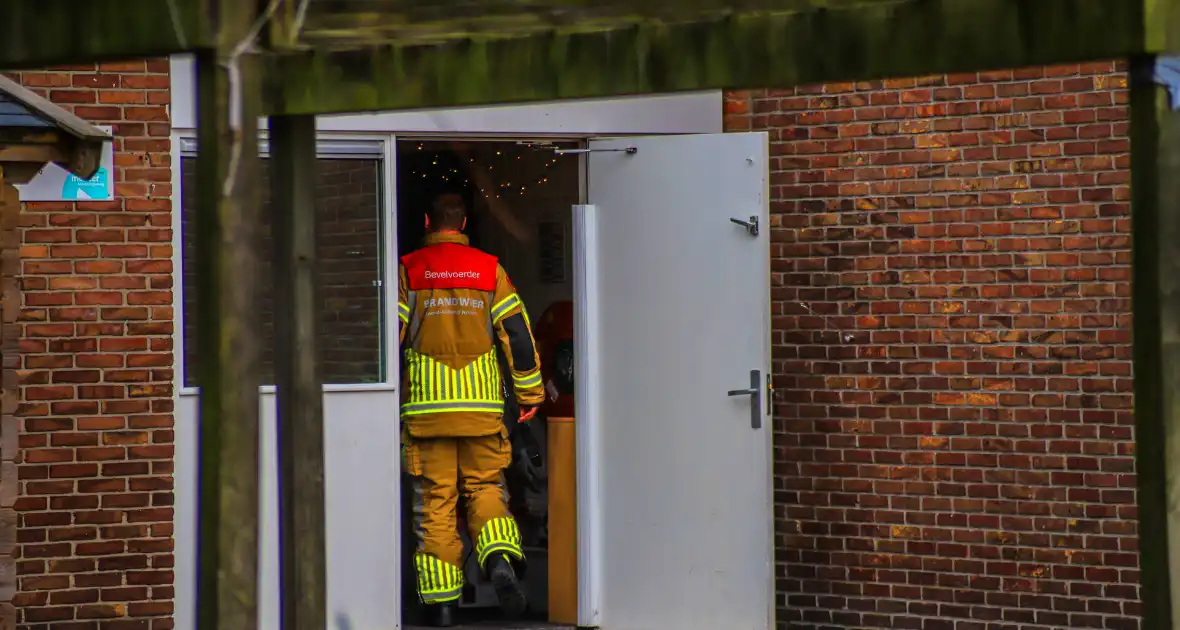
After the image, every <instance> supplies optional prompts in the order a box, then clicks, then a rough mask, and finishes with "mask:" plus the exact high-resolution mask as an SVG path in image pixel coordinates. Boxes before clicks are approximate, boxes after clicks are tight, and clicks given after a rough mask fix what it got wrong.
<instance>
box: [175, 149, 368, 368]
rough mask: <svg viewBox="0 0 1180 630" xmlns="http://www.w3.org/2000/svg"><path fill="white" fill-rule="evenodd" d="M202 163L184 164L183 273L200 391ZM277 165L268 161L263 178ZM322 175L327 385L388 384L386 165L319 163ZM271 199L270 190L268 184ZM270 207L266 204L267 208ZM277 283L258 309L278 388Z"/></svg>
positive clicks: (188, 352)
mask: <svg viewBox="0 0 1180 630" xmlns="http://www.w3.org/2000/svg"><path fill="white" fill-rule="evenodd" d="M196 162H197V161H196V158H193V157H186V158H184V159H183V160H182V162H181V177H182V190H181V192H182V197H183V198H182V205H181V235H182V263H181V264H182V273H183V283H184V304H183V308H184V384H185V386H186V387H192V386H195V385H196V361H197V350H198V348H199V345H198V344H199V340H198V339H197V322H196V317H197V312H196V283H195V281H196V278H197V275H198V274H199V273H200V269H198V268H197V265H196V262H195V259H194V257H195V255H196V249H195V247H194V236H193V235H194V229H195V223H194V219H195V212H196ZM268 163H269V160H263V177H264V180H265V179H266V173H267V171H268V170H269V169H268V168H267V166H268ZM317 167H318V168H317V173H316V189H315V190H316V212H317V214H316V243H317V247H316V252H317V255H318V257H319V261H318V263H319V266H318V280H319V291H320V293H319V301H320V308H319V344H320V359H321V362H322V369H323V375H324V382H325V383H333V384H342V383H378V382H382V381H384V380H385V372H384V356H383V355H384V352H383V347H384V344H383V343H382V330H383V326H384V323H383V321H382V314H383V306H382V298H381V291H382V289H381V286H380V285H381V280H382V276H383V274H382V270H383V268H384V264H383V262H382V260H383V256H384V252H383V251H382V236H381V235H382V207H381V199H382V194H381V161H380V160H374V159H323V158H321V159H319V160H317ZM263 190H265V191H267V192H266V193H264V195H265V196H269V194H268V193H269V184H267V183H266V182H265V181H264V188H263ZM264 205H266V202H264ZM261 247H262V253H263V261H264V269H263V273H264V274H266V275H265V277H266V278H270V274H271V273H272V270H271V261H272V260H273V256H274V246H273V242H272V240H271V234H270V226H269V224H268V225H266V226H265V228H264V232H263V238H262V243H261ZM272 285H273V283H271V282H269V281H268V282H265V283H264V285H263V291H262V294H261V295H259V296H258V305H259V308H261V309H262V319H263V344H264V345H263V370H264V371H263V374H264V381H263V382H264V383H267V384H273V383H274V364H273V356H274V310H273V309H274V295H273V289H272Z"/></svg>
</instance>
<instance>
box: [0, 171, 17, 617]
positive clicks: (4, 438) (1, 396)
mask: <svg viewBox="0 0 1180 630" xmlns="http://www.w3.org/2000/svg"><path fill="white" fill-rule="evenodd" d="M19 224H20V197H19V195H18V194H17V190H16V187H14V186H12V185H11V184H9V183H6V182H5V174H4V165H2V164H0V628H3V629H10V628H16V609H15V608H13V606H12V598H13V596H14V595H15V594H16V529H17V520H16V509H15V507H14V506H15V504H16V496H17V491H18V490H19V489H20V482H19V481H18V479H17V471H16V460H17V452H18V449H19V443H18V442H17V437H18V433H19V430H20V424H19V420H18V419H17V417H16V407H17V403H18V402H19V397H20V392H19V386H18V383H17V378H16V371H17V370H18V369H20V345H19V344H20V331H19V329H18V328H17V325H16V322H17V316H18V315H19V313H20V308H21V303H20V288H19V286H18V285H17V281H16V279H17V276H18V275H19V274H20V232H19V230H18V229H17V227H18V225H19Z"/></svg>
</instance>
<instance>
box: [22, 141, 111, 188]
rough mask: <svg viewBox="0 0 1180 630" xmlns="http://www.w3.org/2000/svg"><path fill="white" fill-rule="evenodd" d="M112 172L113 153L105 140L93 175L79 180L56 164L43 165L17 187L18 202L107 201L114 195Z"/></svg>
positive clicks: (109, 144)
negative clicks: (18, 193) (34, 175)
mask: <svg viewBox="0 0 1180 630" xmlns="http://www.w3.org/2000/svg"><path fill="white" fill-rule="evenodd" d="M99 128H100V129H103V130H104V131H108V132H109V131H110V130H111V129H110V128H109V127H101V126H100V127H99ZM114 174H115V152H114V148H113V147H112V146H111V143H110V142H106V143H103V148H102V158H101V160H100V162H99V169H98V172H97V173H95V174H94V177H91V178H90V179H81V178H79V177H78V176H77V175H74V174H73V173H70V172H69V171H67V170H66V169H64V168H62V167H60V166H58V165H56V164H46V165H45V167H44V168H42V169H41V172H40V173H38V174H37V176H36V177H34V178H33V179H31V180H29V183H27V184H22V185H20V186H17V189H18V190H19V191H20V200H21V201H111V200H113V199H114V198H115V177H114Z"/></svg>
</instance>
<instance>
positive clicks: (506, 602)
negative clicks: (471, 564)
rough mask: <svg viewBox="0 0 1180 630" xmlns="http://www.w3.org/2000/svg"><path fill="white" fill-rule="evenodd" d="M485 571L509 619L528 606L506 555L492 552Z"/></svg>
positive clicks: (519, 613)
mask: <svg viewBox="0 0 1180 630" xmlns="http://www.w3.org/2000/svg"><path fill="white" fill-rule="evenodd" d="M487 571H488V578H489V579H491V581H492V585H493V586H494V587H495V588H496V598H497V599H499V600H500V608H501V609H502V610H503V611H504V614H505V616H507V617H508V618H509V619H514V618H516V617H519V616H520V615H521V614H522V613H524V611H525V609H526V608H528V601H527V600H526V599H525V596H524V589H523V588H521V586H520V579H519V578H517V577H516V570H515V569H513V568H512V562H511V561H510V560H509V559H508V556H506V555H504V554H502V553H496V554H492V556H491V557H489V558H488V561H487Z"/></svg>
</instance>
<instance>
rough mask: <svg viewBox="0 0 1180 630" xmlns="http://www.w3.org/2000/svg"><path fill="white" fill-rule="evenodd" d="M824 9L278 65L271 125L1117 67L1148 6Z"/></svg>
mask: <svg viewBox="0 0 1180 630" xmlns="http://www.w3.org/2000/svg"><path fill="white" fill-rule="evenodd" d="M1145 1H1146V2H1153V1H1154V2H1164V1H1170V0H1145ZM792 4H798V3H792ZM811 4H812V5H814V6H818V5H822V4H828V3H824V2H819V1H817V0H812V2H811ZM830 4H832V5H833V6H834V7H835V8H832V9H812V10H803V11H785V12H779V13H772V12H755V13H745V14H733V15H730V16H728V17H726V18H723V19H717V20H713V21H708V22H694V23H679V24H671V23H661V22H658V21H651V20H648V21H638V22H636V23H635V24H634V25H632V26H629V27H624V28H614V29H608V30H597V31H587V30H586V29H583V30H581V31H579V30H577V29H575V28H570V29H569V30H553V31H550V32H547V33H543V34H535V35H529V36H519V37H508V36H504V37H481V38H479V39H468V40H464V41H462V42H455V43H448V44H439V45H419V46H406V45H396V44H394V45H384V46H377V47H368V48H364V49H357V50H337V51H331V50H325V49H317V50H313V51H311V52H308V53H303V54H291V55H283V56H276V57H275V58H274V60H273V64H274V67H273V68H272V72H271V73H270V79H271V80H272V81H274V82H275V84H274V85H273V86H272V87H273V88H275V89H278V90H279V92H280V93H281V94H282V98H281V99H276V100H275V104H274V105H273V106H271V107H269V108H268V113H271V114H308V113H343V112H357V111H375V110H392V109H408V108H422V107H445V106H460V105H482V104H490V103H508V102H519V101H535V100H549V99H563V98H590V97H606V96H617V95H628V94H644V93H659V92H677V91H686V90H701V89H717V88H757V87H786V86H791V85H798V84H804V83H813V82H822V81H835V80H857V79H868V78H875V77H887V76H913V75H924V74H935V73H943V72H955V71H975V70H983V69H992V68H1012V67H1021V66H1031V65H1042V64H1052V63H1064V62H1073V61H1084V60H1095V59H1112V58H1125V57H1128V56H1130V55H1132V54H1136V53H1141V52H1144V50H1145V43H1144V42H1145V40H1146V37H1145V28H1144V19H1143V15H1144V5H1143V4H1142V3H1140V2H1134V1H1132V0H888V1H878V2H872V3H867V2H866V3H861V4H850V3H846V2H845V3H838V2H832V3H830Z"/></svg>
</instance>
